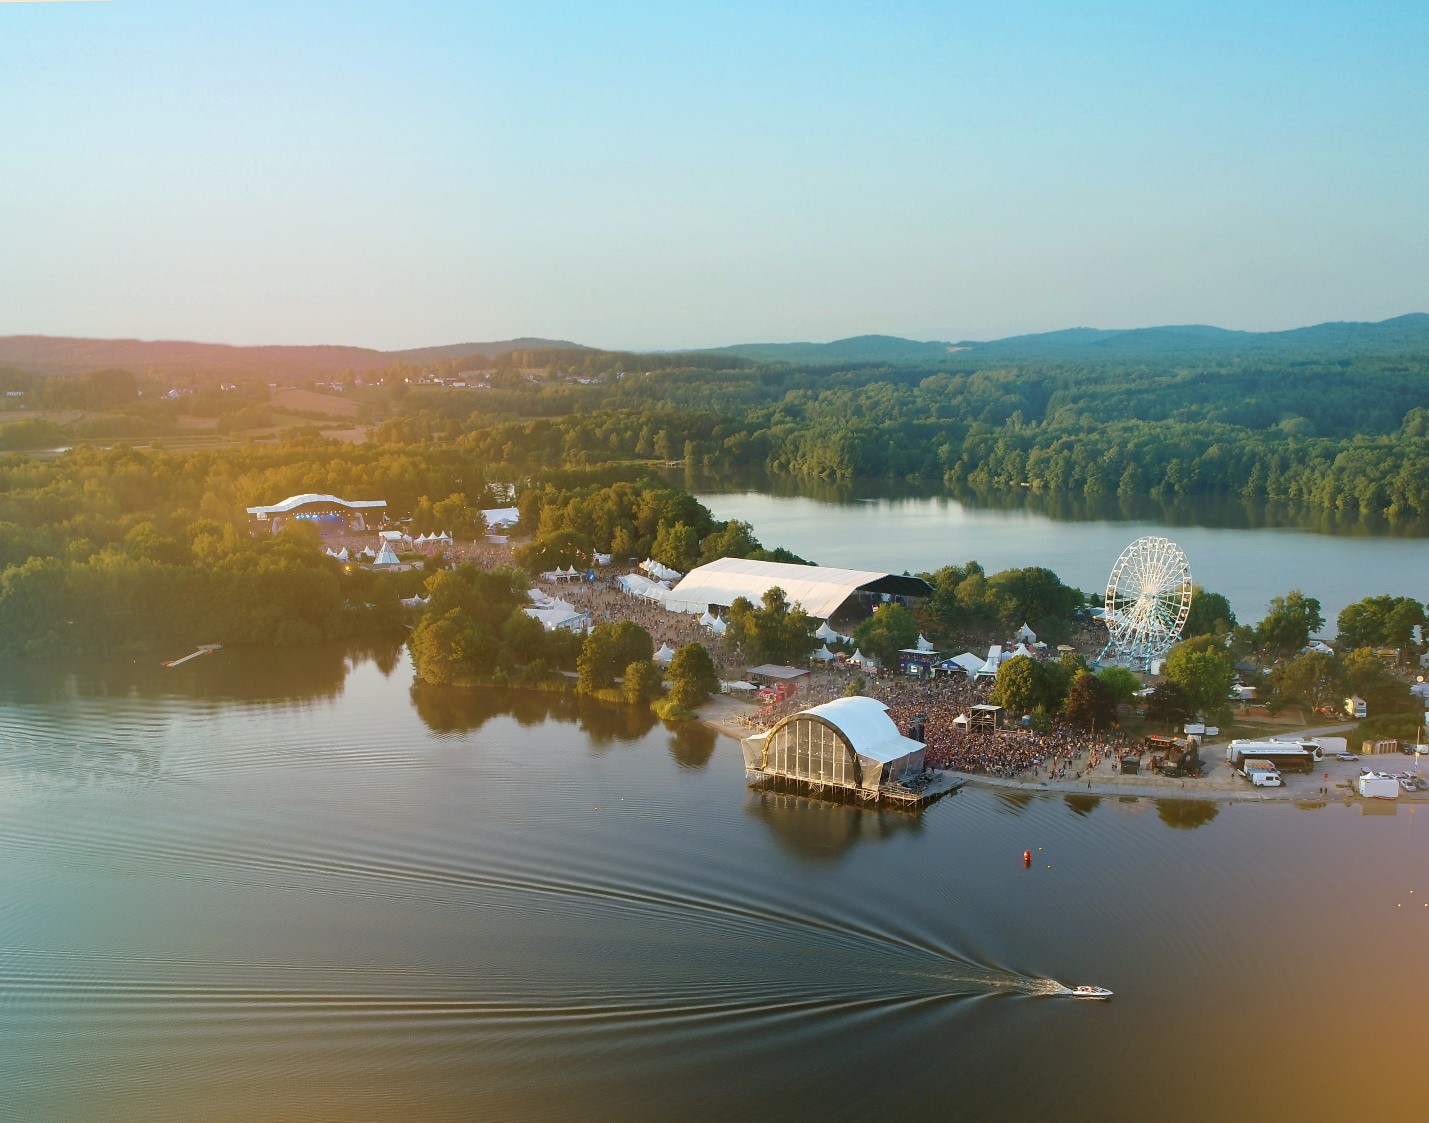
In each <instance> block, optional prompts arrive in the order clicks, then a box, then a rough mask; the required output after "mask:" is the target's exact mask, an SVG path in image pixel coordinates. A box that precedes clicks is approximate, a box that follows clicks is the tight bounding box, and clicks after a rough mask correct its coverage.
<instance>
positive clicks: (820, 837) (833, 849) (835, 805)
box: [744, 789, 923, 862]
mask: <svg viewBox="0 0 1429 1123" xmlns="http://www.w3.org/2000/svg"><path fill="white" fill-rule="evenodd" d="M744 806H745V810H746V811H748V812H749V814H750V816H751V817H752V818H755V819H758V820H759V821H760V822H762V823H763V824H764V825H765V826H766V827H768V828H769V832H770V834H772V835H773V837H774V841H775V842H777V843H778V844H779V845H780V847H782V848H783V849H784V850H786V851H787V852H788V853H790V854H792V855H794V856H795V857H797V858H801V859H803V860H804V861H807V862H833V861H837V860H838V859H839V858H841V857H843V855H844V854H845V853H846V852H847V851H848V850H849V849H850V848H852V847H853V846H854V845H855V844H856V843H858V842H863V841H867V842H882V841H885V840H887V839H889V838H893V837H894V836H896V835H900V834H905V833H906V834H911V835H916V834H918V833H919V832H921V830H922V829H923V818H922V816H921V815H919V814H916V813H909V812H907V811H894V810H891V809H887V808H880V807H877V806H874V805H867V804H857V803H845V802H841V801H836V800H824V799H810V798H808V797H807V796H802V795H796V794H794V793H790V792H772V791H767V790H764V789H757V790H751V791H750V793H749V795H748V797H747V798H746V799H745V804H744Z"/></svg>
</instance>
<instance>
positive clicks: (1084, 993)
mask: <svg viewBox="0 0 1429 1123" xmlns="http://www.w3.org/2000/svg"><path fill="white" fill-rule="evenodd" d="M1067 993H1068V994H1070V995H1071V996H1072V997H1073V998H1099V999H1102V1000H1105V999H1108V998H1110V997H1111V991H1109V990H1107V989H1106V987H1073V988H1072V989H1071V990H1069V991H1068V992H1067Z"/></svg>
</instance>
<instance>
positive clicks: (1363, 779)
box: [1359, 772, 1399, 799]
mask: <svg viewBox="0 0 1429 1123" xmlns="http://www.w3.org/2000/svg"><path fill="white" fill-rule="evenodd" d="M1359 789H1360V795H1362V796H1363V797H1364V798H1365V799H1398V798H1399V781H1398V780H1396V779H1395V778H1394V777H1393V776H1386V775H1385V774H1384V773H1383V772H1365V773H1362V774H1361V775H1360V780H1359Z"/></svg>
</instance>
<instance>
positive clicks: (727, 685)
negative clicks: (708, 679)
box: [719, 679, 759, 694]
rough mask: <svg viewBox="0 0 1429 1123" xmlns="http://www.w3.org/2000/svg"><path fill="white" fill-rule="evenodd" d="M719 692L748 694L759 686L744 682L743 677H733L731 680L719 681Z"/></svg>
mask: <svg viewBox="0 0 1429 1123" xmlns="http://www.w3.org/2000/svg"><path fill="white" fill-rule="evenodd" d="M719 689H720V693H721V694H749V693H751V692H753V691H755V690H758V689H759V687H757V686H755V685H754V683H752V682H745V681H744V680H743V679H735V680H734V681H732V682H721V683H720V684H719Z"/></svg>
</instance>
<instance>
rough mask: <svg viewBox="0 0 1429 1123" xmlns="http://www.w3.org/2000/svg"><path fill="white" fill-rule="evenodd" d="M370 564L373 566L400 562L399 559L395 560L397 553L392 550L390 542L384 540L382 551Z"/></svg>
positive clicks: (398, 563)
mask: <svg viewBox="0 0 1429 1123" xmlns="http://www.w3.org/2000/svg"><path fill="white" fill-rule="evenodd" d="M372 564H373V565H374V566H376V565H400V564H401V562H399V561H398V560H397V555H396V554H395V553H393V552H392V543H391V542H384V543H382V552H381V553H380V554H378V555H377V560H376V561H374V562H373V563H372Z"/></svg>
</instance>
